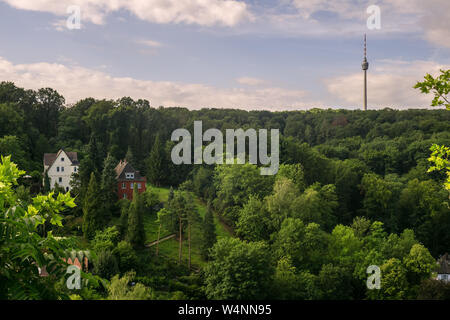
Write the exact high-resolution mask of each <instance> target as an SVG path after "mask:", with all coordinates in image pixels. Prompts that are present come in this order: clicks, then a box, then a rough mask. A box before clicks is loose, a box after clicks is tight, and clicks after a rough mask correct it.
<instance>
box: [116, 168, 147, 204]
mask: <svg viewBox="0 0 450 320" xmlns="http://www.w3.org/2000/svg"><path fill="white" fill-rule="evenodd" d="M115 170H116V174H117V195H118V197H119V199H128V200H132V199H133V191H134V184H136V186H137V189H138V192H139V193H142V192H145V190H146V184H147V178H146V177H143V176H141V174H140V173H139V171H137V170H135V169H134V168H133V166H132V165H131V164H130V163H128V162H127V161H126V160H123V161H120V162H119V164H118V165H117V166H116V169H115Z"/></svg>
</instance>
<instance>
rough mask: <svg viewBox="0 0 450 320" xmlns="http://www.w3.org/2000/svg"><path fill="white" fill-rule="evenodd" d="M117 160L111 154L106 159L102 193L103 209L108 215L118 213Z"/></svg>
mask: <svg viewBox="0 0 450 320" xmlns="http://www.w3.org/2000/svg"><path fill="white" fill-rule="evenodd" d="M116 165H117V161H116V159H114V158H113V157H112V156H111V155H110V154H108V156H107V157H106V159H105V162H104V165H103V171H102V179H101V193H102V199H103V201H104V202H103V204H104V205H103V207H104V208H105V213H106V215H110V216H111V215H113V214H114V213H115V211H116V206H115V203H116V202H117V179H116V176H117V174H116V171H115V167H116Z"/></svg>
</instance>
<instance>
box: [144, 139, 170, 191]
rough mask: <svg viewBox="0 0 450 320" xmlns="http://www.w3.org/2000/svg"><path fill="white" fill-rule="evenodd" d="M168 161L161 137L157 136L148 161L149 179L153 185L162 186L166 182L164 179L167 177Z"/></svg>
mask: <svg viewBox="0 0 450 320" xmlns="http://www.w3.org/2000/svg"><path fill="white" fill-rule="evenodd" d="M166 161H167V160H166V157H165V152H164V146H163V144H162V142H161V138H160V136H159V135H157V136H156V139H155V141H154V143H153V147H152V150H151V152H150V155H149V156H148V158H147V160H146V162H147V178H148V179H149V181H150V182H151V183H152V184H154V185H156V186H160V185H162V184H163V183H164V182H165V181H164V178H165V176H166V172H165V163H166Z"/></svg>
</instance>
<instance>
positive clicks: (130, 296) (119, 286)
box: [108, 272, 152, 300]
mask: <svg viewBox="0 0 450 320" xmlns="http://www.w3.org/2000/svg"><path fill="white" fill-rule="evenodd" d="M135 275H136V274H135V273H134V272H128V273H126V274H125V275H124V276H123V277H119V275H115V276H114V277H113V278H112V279H111V284H110V285H109V286H108V300H150V299H151V298H152V292H151V290H150V289H148V288H146V287H145V286H144V285H142V284H140V283H137V284H135V285H133V286H132V285H131V282H132V280H133V279H134V277H135Z"/></svg>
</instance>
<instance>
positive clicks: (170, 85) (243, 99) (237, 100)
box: [0, 57, 321, 110]
mask: <svg viewBox="0 0 450 320" xmlns="http://www.w3.org/2000/svg"><path fill="white" fill-rule="evenodd" d="M0 74H1V79H0V81H13V82H15V83H16V85H18V86H21V87H25V88H31V89H38V88H42V87H51V88H54V89H55V90H57V91H58V92H60V93H61V94H62V95H64V97H65V98H66V101H67V102H68V103H74V102H76V101H78V100H80V99H82V98H86V97H93V98H97V99H104V98H106V99H117V98H120V97H123V96H131V97H133V98H135V99H139V98H142V99H147V100H149V101H150V102H151V104H152V105H153V106H160V105H163V106H166V107H169V106H182V107H188V108H191V109H198V108H202V107H211V108H212V107H215V108H241V109H252V110H257V109H265V110H287V109H302V108H311V107H320V106H321V104H320V103H319V102H313V101H309V100H308V99H307V94H306V92H305V91H303V90H289V89H284V88H277V87H270V88H257V89H241V88H231V89H223V88H217V87H212V86H208V85H205V84H190V83H177V82H168V81H148V80H137V79H133V78H130V77H112V76H110V75H109V74H107V73H106V72H103V71H98V70H92V69H87V68H83V67H79V66H66V65H64V64H57V63H32V64H13V63H11V62H10V61H8V60H6V59H4V58H2V57H0Z"/></svg>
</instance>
